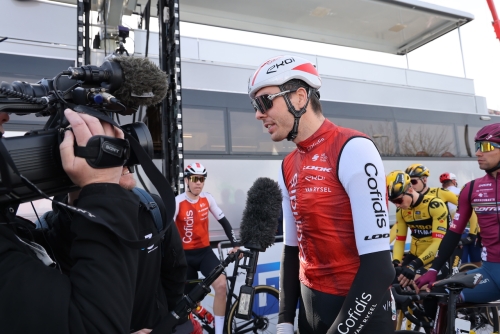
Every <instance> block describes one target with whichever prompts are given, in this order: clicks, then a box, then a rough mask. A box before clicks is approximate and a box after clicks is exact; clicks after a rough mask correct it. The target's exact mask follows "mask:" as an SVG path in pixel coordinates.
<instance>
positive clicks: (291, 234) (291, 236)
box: [278, 169, 299, 246]
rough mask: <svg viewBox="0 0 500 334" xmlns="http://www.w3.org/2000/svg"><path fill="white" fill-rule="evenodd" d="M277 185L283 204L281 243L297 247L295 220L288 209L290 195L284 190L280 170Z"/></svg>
mask: <svg viewBox="0 0 500 334" xmlns="http://www.w3.org/2000/svg"><path fill="white" fill-rule="evenodd" d="M278 185H279V186H280V188H281V194H282V195H283V202H282V204H281V206H282V208H283V243H284V244H285V245H287V246H298V245H299V241H298V240H297V228H296V227H295V218H294V217H293V213H292V208H291V207H290V194H288V190H287V189H286V186H285V180H284V179H283V171H282V170H281V169H280V173H279V176H278Z"/></svg>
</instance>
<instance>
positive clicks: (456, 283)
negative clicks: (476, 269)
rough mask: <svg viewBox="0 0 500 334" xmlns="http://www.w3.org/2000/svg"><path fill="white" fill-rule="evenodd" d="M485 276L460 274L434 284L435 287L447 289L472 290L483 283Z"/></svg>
mask: <svg viewBox="0 0 500 334" xmlns="http://www.w3.org/2000/svg"><path fill="white" fill-rule="evenodd" d="M482 279H483V275H481V274H479V273H476V274H469V275H467V273H458V274H456V275H454V276H452V277H450V278H446V279H444V280H442V281H439V282H436V283H434V284H433V287H446V288H462V289H463V288H469V289H472V288H474V287H475V286H476V285H478V284H479V282H481V280H482Z"/></svg>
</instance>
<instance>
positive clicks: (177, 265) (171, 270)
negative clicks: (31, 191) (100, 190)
mask: <svg viewBox="0 0 500 334" xmlns="http://www.w3.org/2000/svg"><path fill="white" fill-rule="evenodd" d="M151 195H152V196H153V199H154V200H155V202H156V204H157V205H158V207H159V208H160V212H161V217H162V221H163V222H164V221H165V217H166V212H165V207H164V206H163V204H162V201H161V198H160V197H159V196H157V195H154V194H151ZM62 201H63V202H66V199H65V198H64V199H63V200H62ZM113 205H114V206H115V207H118V208H121V204H120V205H117V203H116V202H115V203H114V204H113ZM52 209H53V211H51V212H48V213H47V214H45V215H44V216H45V217H44V218H45V220H46V222H47V224H48V226H49V230H48V231H47V232H48V237H47V239H48V242H49V244H50V247H52V248H53V249H54V251H55V252H56V254H60V258H58V260H59V262H60V263H61V266H62V269H63V272H64V273H69V271H70V270H71V267H72V266H73V263H74V261H73V260H72V259H71V257H70V247H71V240H72V239H73V237H74V236H72V235H71V232H70V231H69V227H70V226H71V220H72V217H71V214H70V213H69V212H68V211H67V210H66V209H64V208H59V206H57V205H53V208H52ZM152 217H153V216H152V215H151V214H150V212H148V211H147V209H146V208H145V207H144V206H143V205H142V203H141V209H140V210H139V216H138V218H139V229H138V232H139V233H138V235H139V238H140V239H142V238H150V237H152V236H154V235H156V234H158V229H157V227H156V225H155V222H154V220H153V218H152ZM42 242H43V240H40V243H42ZM186 271H187V263H186V257H185V255H184V250H183V248H182V242H181V238H180V236H179V232H178V231H177V229H176V228H175V225H174V224H173V223H172V225H171V228H169V229H168V230H167V232H166V233H165V236H164V239H163V242H162V244H161V245H154V246H150V247H149V248H146V249H143V250H140V251H139V267H138V275H137V288H136V293H135V299H134V308H133V313H132V322H131V327H130V331H131V332H132V331H138V330H140V329H143V328H153V327H154V326H155V325H156V324H157V323H158V322H159V320H160V318H161V317H164V316H166V315H167V314H168V311H169V310H173V309H174V307H175V305H176V304H177V302H179V301H180V300H181V299H182V296H183V293H184V287H185V284H186Z"/></svg>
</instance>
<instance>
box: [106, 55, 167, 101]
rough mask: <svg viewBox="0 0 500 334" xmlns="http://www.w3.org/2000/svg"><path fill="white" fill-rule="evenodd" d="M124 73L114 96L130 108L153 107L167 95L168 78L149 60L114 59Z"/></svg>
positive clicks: (132, 58)
mask: <svg viewBox="0 0 500 334" xmlns="http://www.w3.org/2000/svg"><path fill="white" fill-rule="evenodd" d="M110 61H113V62H117V63H118V64H119V65H120V67H121V68H122V71H123V82H122V84H121V86H120V88H118V89H117V90H116V91H114V92H113V95H114V96H116V98H117V99H118V100H120V102H121V103H123V104H124V105H125V106H127V107H129V108H134V107H137V106H140V105H144V106H151V105H155V104H157V103H159V102H161V101H162V100H163V99H164V98H165V96H166V95H167V90H168V76H167V74H166V73H165V72H163V71H162V70H161V69H160V68H159V67H158V66H156V64H154V63H153V62H151V61H150V60H148V59H147V58H134V57H114V58H111V59H110Z"/></svg>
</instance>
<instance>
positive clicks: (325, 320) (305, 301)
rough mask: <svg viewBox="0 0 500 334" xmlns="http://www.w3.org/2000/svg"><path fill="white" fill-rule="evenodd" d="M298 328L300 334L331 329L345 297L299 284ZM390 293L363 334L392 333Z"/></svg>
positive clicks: (313, 333)
mask: <svg viewBox="0 0 500 334" xmlns="http://www.w3.org/2000/svg"><path fill="white" fill-rule="evenodd" d="M300 293H301V298H300V303H299V319H298V327H299V331H298V333H300V334H324V333H326V332H327V331H328V329H329V328H330V327H331V325H332V324H333V322H334V321H335V319H336V318H337V315H338V314H339V312H340V309H341V308H342V305H343V304H344V300H345V297H342V296H335V295H331V294H328V293H324V292H320V291H317V290H314V289H311V288H308V287H307V286H305V285H304V284H302V283H300ZM390 296H391V295H390V292H389V290H387V292H386V293H385V295H384V297H383V298H382V301H381V302H380V304H379V305H378V307H377V309H376V310H375V312H374V313H373V315H372V316H371V318H370V320H369V321H368V323H367V325H366V326H365V327H364V329H363V334H388V333H393V332H394V323H393V321H392V308H391V297H390Z"/></svg>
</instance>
